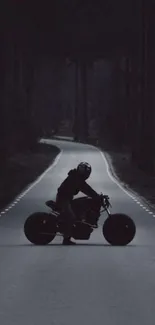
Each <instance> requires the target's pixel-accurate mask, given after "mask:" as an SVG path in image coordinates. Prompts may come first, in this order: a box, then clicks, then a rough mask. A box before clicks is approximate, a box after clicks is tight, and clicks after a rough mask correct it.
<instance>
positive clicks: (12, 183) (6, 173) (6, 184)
mask: <svg viewBox="0 0 155 325" xmlns="http://www.w3.org/2000/svg"><path fill="white" fill-rule="evenodd" d="M59 152H60V150H59V149H58V148H57V147H55V146H53V145H47V144H42V143H39V144H38V145H37V146H36V148H35V149H34V150H33V152H32V151H27V152H22V153H16V154H15V155H14V156H12V157H11V158H10V159H9V160H8V162H7V164H6V165H5V167H3V169H0V210H2V209H3V208H4V207H6V206H7V205H8V204H9V203H10V202H11V201H12V200H13V199H14V198H15V197H16V196H17V195H18V194H19V193H20V192H22V191H23V190H24V189H25V188H26V187H27V186H28V185H29V184H30V183H32V182H34V181H35V180H36V179H37V178H38V177H39V176H40V175H41V174H42V173H43V172H44V171H45V170H46V169H47V168H48V167H49V166H50V165H51V164H52V162H53V160H54V159H55V158H56V156H57V155H58V154H59Z"/></svg>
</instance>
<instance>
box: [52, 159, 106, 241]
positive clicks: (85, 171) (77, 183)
mask: <svg viewBox="0 0 155 325" xmlns="http://www.w3.org/2000/svg"><path fill="white" fill-rule="evenodd" d="M91 171H92V168H91V166H90V164H89V163H87V162H81V163H80V164H79V165H78V166H77V168H75V169H71V170H70V171H69V173H68V177H67V178H66V179H65V180H64V181H63V182H62V184H61V185H60V187H59V188H58V191H57V196H56V204H57V206H58V207H59V209H60V210H61V212H63V213H64V214H65V216H67V220H66V222H69V224H70V225H71V224H73V223H74V221H75V220H76V216H75V214H74V212H73V209H72V205H71V203H72V200H73V198H74V196H75V195H77V194H78V193H79V192H80V191H81V192H82V193H84V194H85V195H87V196H89V197H92V198H95V199H97V200H100V195H99V194H98V193H97V192H96V191H94V190H93V189H92V187H91V186H90V185H88V184H87V182H86V180H87V179H88V178H89V176H90V174H91ZM93 225H94V226H97V220H94V223H93ZM70 238H71V236H70V235H69V233H66V234H65V235H64V239H63V245H75V244H76V243H75V242H72V241H71V240H70Z"/></svg>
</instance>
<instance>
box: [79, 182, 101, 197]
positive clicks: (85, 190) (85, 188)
mask: <svg viewBox="0 0 155 325" xmlns="http://www.w3.org/2000/svg"><path fill="white" fill-rule="evenodd" d="M81 192H82V193H84V194H85V195H87V196H89V197H92V198H96V199H98V198H99V194H98V193H97V192H96V191H94V190H93V188H92V187H91V186H90V185H88V184H87V183H86V182H84V183H83V184H82V186H81Z"/></svg>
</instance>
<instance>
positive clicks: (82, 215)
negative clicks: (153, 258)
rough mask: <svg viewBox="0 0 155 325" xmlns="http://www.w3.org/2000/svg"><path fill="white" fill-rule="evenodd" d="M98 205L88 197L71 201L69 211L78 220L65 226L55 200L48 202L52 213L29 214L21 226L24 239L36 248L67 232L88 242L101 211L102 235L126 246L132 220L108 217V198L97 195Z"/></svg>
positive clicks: (119, 215) (131, 234)
mask: <svg viewBox="0 0 155 325" xmlns="http://www.w3.org/2000/svg"><path fill="white" fill-rule="evenodd" d="M100 199H101V200H100V202H99V201H96V200H95V199H92V198H89V197H87V196H85V197H81V198H77V199H74V200H73V201H72V209H73V211H74V213H75V215H76V217H77V220H76V221H75V223H74V224H72V225H71V224H70V226H69V225H68V223H67V222H66V220H65V216H64V215H62V213H61V212H60V210H59V208H58V207H57V205H56V202H55V201H52V200H50V201H47V202H46V205H47V206H48V207H50V208H51V213H46V212H36V213H33V214H32V215H30V216H29V217H28V218H27V219H26V221H25V224H24V233H25V236H26V238H27V239H28V240H29V241H30V242H31V243H32V244H35V245H47V244H49V243H50V242H52V241H53V239H54V238H55V236H63V235H64V234H65V233H66V230H67V231H68V229H69V228H68V227H70V229H69V231H70V233H71V237H72V238H74V239H75V240H88V239H89V238H90V236H91V233H92V232H93V231H94V229H95V228H96V227H95V226H94V225H93V221H94V220H95V219H96V218H97V219H99V217H100V215H101V213H102V212H106V213H107V216H108V217H107V219H106V220H105V222H104V224H103V225H102V234H103V236H104V238H105V239H106V241H107V242H108V243H109V244H110V245H113V246H126V245H128V244H129V243H130V242H131V241H132V240H133V238H134V237H135V234H136V226H135V223H134V221H133V220H132V219H131V218H130V217H129V216H128V215H126V214H122V213H115V214H111V213H110V210H109V208H110V207H111V204H110V200H109V197H108V196H107V195H103V194H102V193H101V195H100Z"/></svg>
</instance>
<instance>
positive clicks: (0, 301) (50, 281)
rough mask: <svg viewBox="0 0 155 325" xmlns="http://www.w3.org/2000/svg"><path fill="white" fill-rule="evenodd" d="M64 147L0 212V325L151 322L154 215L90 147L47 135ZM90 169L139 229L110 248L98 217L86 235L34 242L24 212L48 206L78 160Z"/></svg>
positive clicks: (154, 313)
mask: <svg viewBox="0 0 155 325" xmlns="http://www.w3.org/2000/svg"><path fill="white" fill-rule="evenodd" d="M48 143H51V144H56V145H57V146H58V147H60V148H61V150H62V151H61V153H60V154H59V156H58V157H57V158H56V160H55V162H54V164H53V165H52V166H51V167H50V168H48V170H47V171H46V172H45V173H44V174H43V175H42V176H41V177H40V178H39V179H38V180H37V181H36V182H35V183H34V184H31V185H30V186H29V187H28V188H27V189H26V191H25V192H23V193H22V194H21V195H19V197H18V198H17V199H16V200H15V202H14V203H13V204H11V206H10V207H9V208H8V209H6V210H5V211H3V212H2V213H1V214H0V324H1V325H43V324H45V325H100V324H105V325H117V324H118V325H154V324H155V218H154V215H153V213H152V212H151V211H149V210H148V209H147V208H145V206H144V204H143V203H142V202H141V201H140V199H139V198H135V197H133V195H130V193H127V192H126V191H124V190H123V189H122V188H121V186H120V185H119V184H118V183H117V182H115V180H113V178H112V177H111V175H110V173H109V171H108V166H107V163H106V160H105V158H104V155H103V154H102V153H101V152H100V151H99V150H98V149H97V148H95V147H93V146H90V145H84V144H80V143H77V144H76V143H74V142H69V141H62V140H48ZM83 160H84V161H88V162H89V163H90V164H91V165H92V168H93V172H92V175H91V177H90V181H89V183H90V185H92V186H93V187H94V188H95V189H96V190H97V191H98V192H103V193H105V194H108V195H109V196H110V198H111V202H112V210H113V211H114V212H122V213H127V214H129V215H130V216H131V217H132V218H133V219H134V221H135V223H136V226H137V233H136V236H135V238H134V240H133V241H132V242H131V243H130V245H128V246H126V247H112V246H110V245H108V243H107V242H106V241H105V240H104V238H103V236H102V231H101V227H102V223H103V221H104V218H105V217H106V216H105V215H103V216H101V218H100V224H101V226H100V227H99V228H98V229H96V230H95V231H94V232H93V233H92V235H91V238H90V240H89V241H77V245H76V246H75V247H74V246H68V247H67V246H62V245H61V241H62V238H60V237H57V238H56V239H55V240H54V241H53V242H52V243H51V244H49V245H47V246H34V245H31V244H30V243H29V242H28V241H27V239H26V238H25V236H24V233H23V225H24V222H25V219H26V218H27V217H28V215H29V214H31V213H33V212H36V211H49V208H48V207H46V205H45V201H47V200H49V199H55V195H56V190H57V187H58V185H59V184H60V183H61V182H62V180H63V179H64V178H65V177H66V175H67V173H68V171H69V169H71V168H73V167H76V166H77V164H78V163H79V162H80V161H83Z"/></svg>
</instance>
